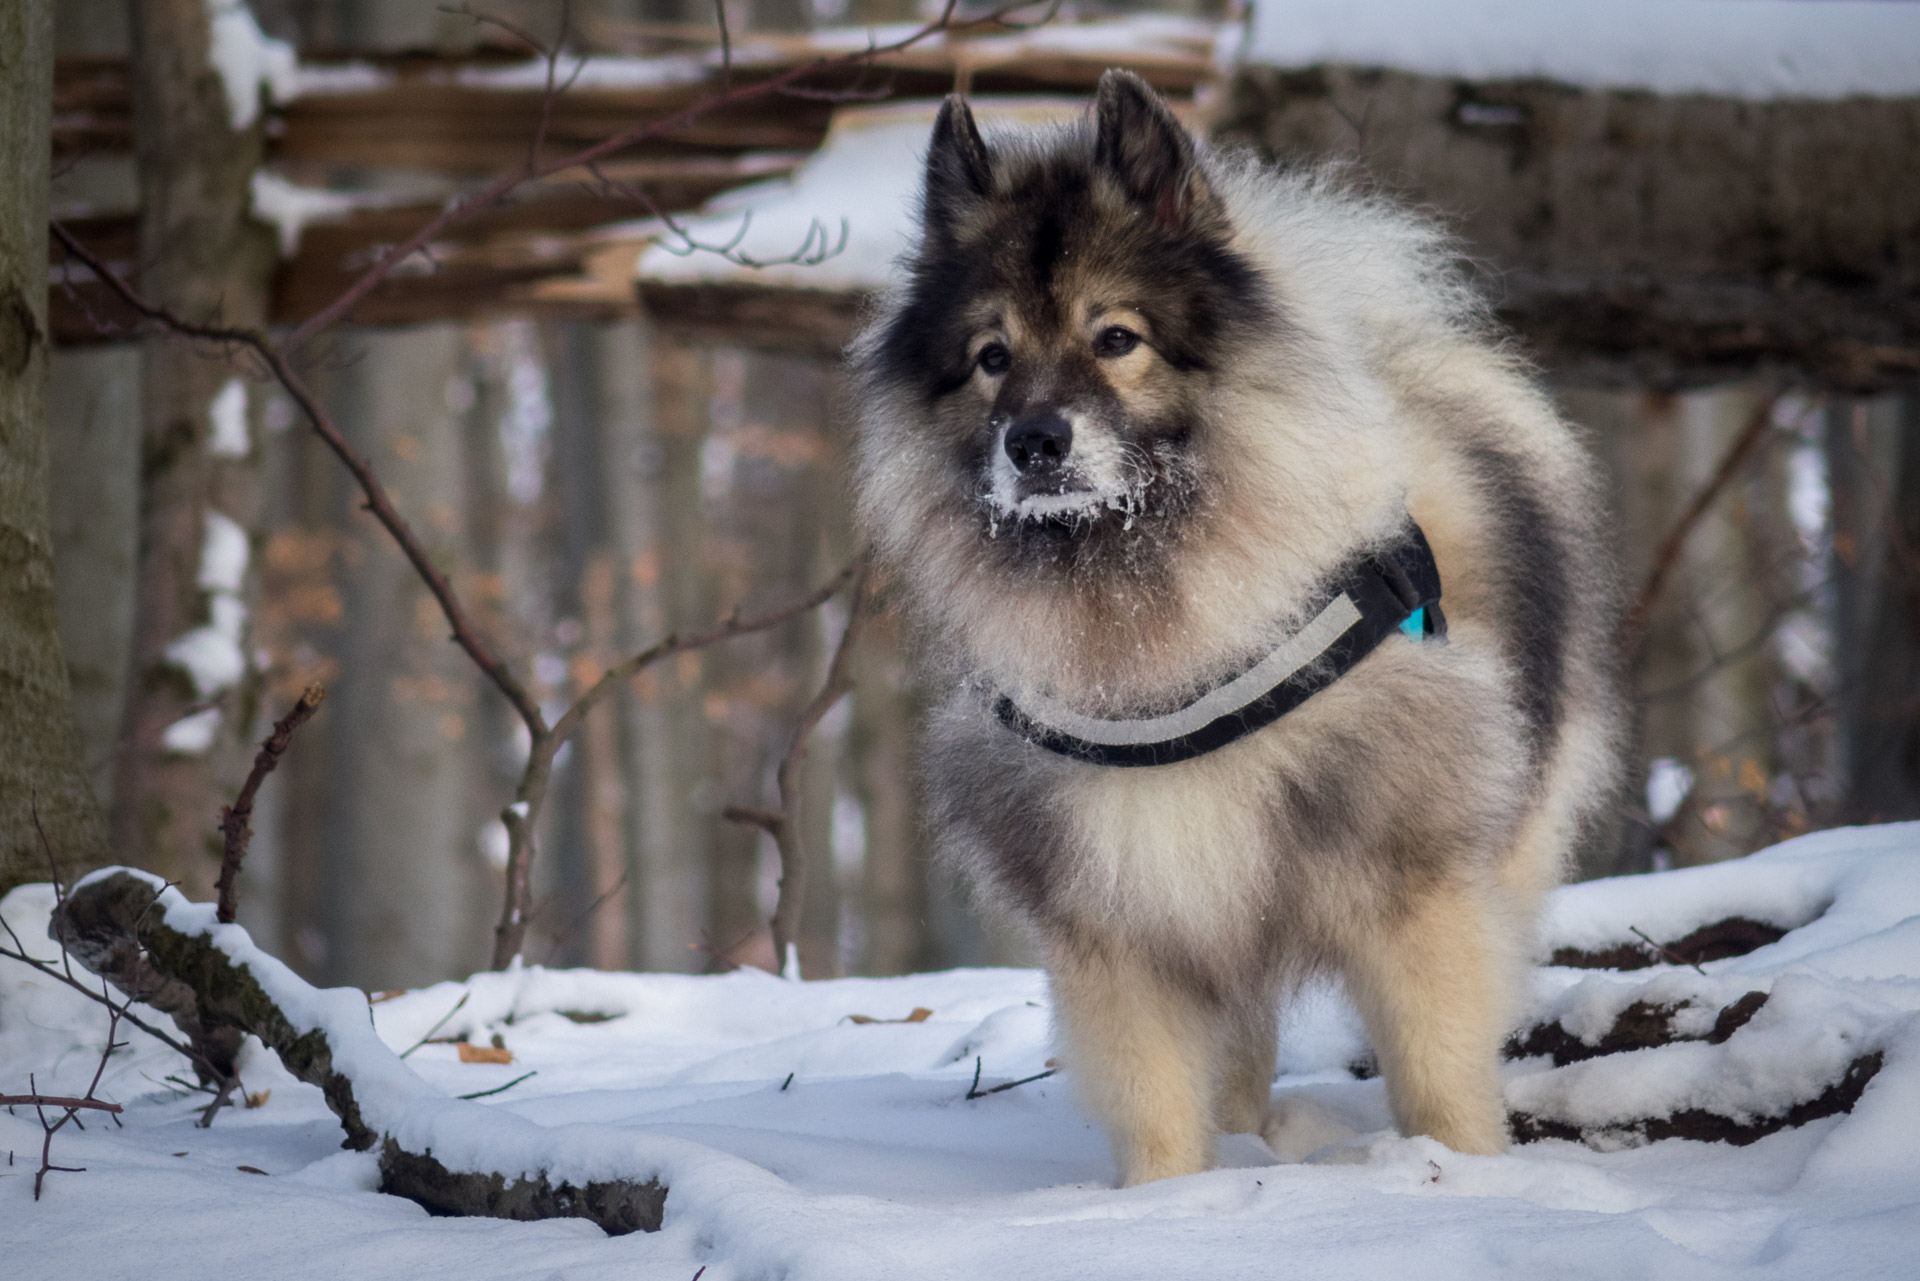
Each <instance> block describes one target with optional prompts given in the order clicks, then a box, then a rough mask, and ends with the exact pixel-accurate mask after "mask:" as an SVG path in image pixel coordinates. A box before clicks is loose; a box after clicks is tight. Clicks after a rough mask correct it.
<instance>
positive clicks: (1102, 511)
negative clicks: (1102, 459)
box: [982, 468, 1152, 534]
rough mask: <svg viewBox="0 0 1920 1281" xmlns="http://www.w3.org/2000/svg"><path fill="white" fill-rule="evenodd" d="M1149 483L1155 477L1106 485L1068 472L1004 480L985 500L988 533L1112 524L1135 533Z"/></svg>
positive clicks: (1081, 529) (1076, 530) (1072, 529)
mask: <svg viewBox="0 0 1920 1281" xmlns="http://www.w3.org/2000/svg"><path fill="white" fill-rule="evenodd" d="M996 479H999V478H996ZM1151 481H1152V477H1151V475H1143V476H1141V477H1139V478H1138V479H1137V481H1134V482H1132V483H1126V484H1112V483H1108V484H1104V485H1103V484H1098V483H1095V482H1094V481H1093V480H1091V479H1090V478H1088V477H1087V476H1085V475H1084V474H1081V473H1078V472H1076V471H1075V470H1073V469H1070V468H1069V469H1063V470H1062V471H1061V472H1058V473H1056V474H1054V475H1050V476H1023V477H1020V478H1018V479H1016V480H1013V481H1012V482H1011V483H1006V482H1005V481H1004V480H1001V481H1000V483H995V484H992V485H990V486H989V487H988V489H987V491H986V493H985V494H984V495H982V498H983V505H984V507H985V508H986V513H987V522H988V532H989V534H997V533H998V532H999V529H1000V526H1002V525H1004V524H1015V525H1021V526H1037V527H1045V528H1051V529H1056V530H1059V531H1062V532H1071V533H1081V532H1088V531H1091V530H1092V529H1093V527H1094V526H1096V525H1104V524H1106V523H1108V522H1117V523H1118V524H1120V525H1121V526H1122V527H1125V528H1131V527H1132V524H1133V520H1134V518H1135V517H1136V516H1138V515H1140V514H1141V512H1142V511H1144V510H1145V506H1146V493H1147V489H1148V486H1149V485H1150V484H1151Z"/></svg>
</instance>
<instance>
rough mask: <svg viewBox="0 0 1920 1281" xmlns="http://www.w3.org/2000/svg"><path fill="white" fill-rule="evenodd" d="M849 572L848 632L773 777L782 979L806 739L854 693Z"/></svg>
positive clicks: (858, 584) (792, 910) (861, 604)
mask: <svg viewBox="0 0 1920 1281" xmlns="http://www.w3.org/2000/svg"><path fill="white" fill-rule="evenodd" d="M851 568H852V571H853V573H852V586H851V588H850V589H849V591H848V594H847V626H846V629H845V630H844V631H842V632H841V633H840V643H839V644H838V645H836V646H835V647H834V651H833V659H832V661H830V662H829V663H828V664H827V677H826V680H824V681H823V682H821V685H820V690H819V692H818V693H816V694H815V695H814V696H813V700H812V701H811V702H809V703H808V704H807V706H806V709H805V710H804V711H802V712H801V713H800V723H799V724H798V725H796V726H795V727H794V731H793V742H792V744H791V745H790V746H789V747H788V748H787V754H786V755H785V756H784V757H782V758H781V760H780V768H779V770H778V771H777V772H776V773H775V775H774V782H775V785H776V786H777V787H778V789H779V792H780V821H779V823H778V824H777V825H774V826H771V827H768V828H767V830H768V831H769V832H771V833H772V835H773V840H774V844H775V845H776V846H777V847H778V848H779V851H780V897H779V900H778V901H777V902H776V904H775V905H774V909H773V921H772V929H773V954H774V959H775V962H776V963H777V964H778V965H779V966H780V968H781V971H782V972H783V973H784V972H786V971H787V970H788V968H789V966H788V960H789V954H790V953H791V952H792V951H793V949H794V948H795V946H796V945H797V944H798V942H799V937H800V908H801V905H802V904H803V903H804V902H805V901H806V892H807V864H806V858H805V851H804V850H803V849H802V848H801V844H800V800H801V796H800V790H801V789H800V766H801V764H802V762H803V761H804V760H805V759H806V754H807V739H808V738H809V737H810V736H811V735H812V734H813V731H814V729H815V728H816V727H817V726H818V725H819V724H820V722H821V720H822V719H823V718H825V716H826V714H827V713H828V712H829V711H831V710H833V705H834V704H835V703H838V702H839V701H840V700H841V699H842V698H844V697H845V696H846V695H847V692H848V691H849V690H851V689H852V688H853V649H854V641H855V640H856V638H857V637H858V636H859V633H860V623H861V620H862V619H863V618H865V616H866V610H867V601H866V581H867V566H866V559H865V557H864V556H856V557H855V558H854V562H853V565H852V566H851ZM730 817H731V815H730ZM747 821H750V822H751V821H754V820H753V819H748V820H747Z"/></svg>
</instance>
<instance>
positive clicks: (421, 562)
mask: <svg viewBox="0 0 1920 1281" xmlns="http://www.w3.org/2000/svg"><path fill="white" fill-rule="evenodd" d="M53 234H54V237H55V238H56V239H58V240H59V241H60V243H61V244H62V245H63V246H65V247H66V250H67V252H68V253H71V254H72V255H73V256H74V257H76V258H78V259H80V261H81V262H83V263H85V264H86V265H87V266H88V267H89V268H90V269H91V270H92V271H93V273H94V274H95V275H96V276H98V277H99V278H100V279H101V280H102V281H103V282H104V283H105V284H106V285H107V287H108V288H109V289H111V290H112V291H113V292H114V293H115V294H116V295H118V296H119V298H120V299H121V301H123V302H125V303H126V304H127V305H128V306H129V307H131V308H132V309H133V310H134V311H135V312H137V313H138V314H139V315H140V316H142V317H143V318H145V319H147V320H149V321H152V322H153V323H155V324H158V325H160V326H162V327H163V328H166V329H170V330H172V331H173V332H175V333H178V334H181V335H183V336H185V337H188V338H197V339H200V340H202V341H206V342H215V343H221V344H223V345H226V346H229V347H234V348H239V349H244V350H246V351H248V352H250V353H252V354H253V355H254V356H256V357H257V358H258V359H259V360H260V361H261V362H262V364H264V365H265V367H266V370H267V372H268V373H270V374H271V375H272V376H273V378H274V379H275V380H276V381H277V382H279V384H280V386H281V387H282V388H283V389H284V390H285V391H286V393H287V395H288V396H289V397H290V398H291V399H292V400H293V402H294V404H295V405H297V406H299V409H300V412H301V413H303V414H305V415H306V418H307V422H308V423H309V424H310V425H311V426H312V427H313V429H314V431H315V432H317V433H318V434H319V436H320V439H321V440H323V441H325V442H326V445H327V448H329V449H331V450H332V451H333V454H334V456H335V457H336V458H338V459H339V460H340V461H341V462H342V463H343V464H345V465H346V468H347V470H348V471H349V472H351V473H352V474H353V478H354V480H356V481H358V482H359V485H360V490H361V492H362V493H363V494H364V495H365V496H366V508H367V510H368V511H370V512H372V513H373V517H374V519H375V520H378V521H379V522H380V524H381V525H382V526H383V527H385V529H386V531H387V533H388V534H390V535H392V537H393V540H394V542H396V543H398V544H399V546H400V550H401V553H402V554H403V555H405V556H406V558H407V561H408V563H409V564H411V565H412V566H413V568H414V572H415V573H417V574H419V575H420V578H421V579H422V581H424V582H425V583H426V585H427V590H428V591H430V592H432V593H433V597H434V599H435V600H436V601H438V602H439V605H440V611H441V613H443V614H445V615H446V617H447V622H448V624H449V625H451V626H452V628H453V639H454V642H455V643H456V644H458V645H459V646H460V648H461V649H463V650H465V651H466V652H467V656H468V657H469V658H471V659H472V660H473V661H474V665H475V666H477V667H479V669H480V670H481V671H482V672H483V673H484V674H485V675H486V677H487V679H488V680H490V681H492V682H493V684H494V687H495V688H496V689H498V690H499V691H500V692H501V693H502V694H504V695H505V696H506V698H507V701H508V702H509V703H511V704H513V709H514V711H516V712H517V713H519V715H520V719H521V720H522V721H524V722H526V724H527V726H528V728H529V729H530V730H532V729H534V728H536V727H538V728H539V729H545V728H546V720H545V718H544V717H543V716H542V715H541V712H540V707H539V705H538V704H537V703H535V702H534V700H533V696H532V695H531V694H529V693H528V692H527V690H526V687H525V686H523V685H522V684H521V683H520V681H519V679H518V678H517V677H515V676H514V674H513V673H512V671H511V670H509V669H508V667H507V665H506V663H505V662H503V661H502V660H501V659H499V658H498V657H496V656H495V654H494V652H493V650H492V647H491V646H490V645H488V643H487V642H486V640H485V639H483V637H482V635H481V632H480V628H479V626H478V624H476V623H475V622H474V621H473V618H472V616H471V615H470V614H468V613H467V610H466V606H465V605H463V604H462V603H461V601H460V598H459V597H458V596H457V595H456V594H455V593H454V590H453V584H452V583H451V582H449V581H448V580H447V576H446V575H445V574H443V573H441V572H440V570H439V568H438V567H437V566H435V565H434V563H433V559H432V557H431V556H429V555H428V553H427V549H426V547H425V545H424V544H422V543H421V541H420V538H419V536H418V535H417V534H415V533H414V532H413V526H412V525H411V524H409V523H408V522H407V519H406V517H404V516H402V515H401V514H400V510H399V508H397V507H395V506H394V503H393V498H392V496H391V495H390V494H388V493H387V488H386V486H385V485H384V484H382V483H381V481H380V477H379V475H378V473H376V472H375V471H374V470H373V463H372V462H371V461H370V460H369V459H367V458H366V457H365V456H364V455H362V454H361V453H360V452H359V451H358V450H356V449H354V447H353V446H352V445H351V444H349V443H348V442H347V438H346V437H345V436H344V435H342V434H341V432H340V429H339V427H338V426H336V425H335V424H334V421H333V419H332V418H331V417H330V416H329V415H328V414H327V412H326V411H325V410H323V409H322V408H321V407H320V404H319V402H318V400H316V399H315V397H314V395H313V392H312V391H311V390H310V389H309V388H308V387H307V385H306V382H305V380H304V379H302V378H301V377H300V375H299V374H298V373H296V372H295V371H294V369H293V366H292V364H291V363H290V362H289V360H288V358H287V353H286V350H285V349H283V348H281V347H278V346H275V345H274V343H273V342H272V341H271V340H269V339H268V338H267V337H266V335H265V334H263V333H261V332H259V331H258V330H253V329H241V328H236V327H232V326H225V325H207V324H200V323H198V322H195V321H190V320H188V319H186V318H185V317H183V316H180V315H178V314H177V313H175V312H173V311H171V310H169V309H168V308H166V307H162V306H159V305H157V304H155V303H151V302H148V301H147V300H146V299H145V298H144V297H142V296H141V295H140V294H139V293H137V292H136V291H135V290H134V289H133V287H132V286H131V285H129V284H127V282H126V281H124V280H122V279H121V278H120V277H119V276H118V275H117V274H116V273H115V272H114V271H113V269H112V268H110V267H108V266H107V265H106V264H105V263H104V262H102V261H100V259H99V258H98V257H96V256H95V255H94V254H93V253H92V251H90V250H89V249H87V247H86V246H85V245H82V244H81V243H80V242H79V240H77V239H76V238H75V237H74V235H73V233H72V232H70V231H68V230H67V229H66V228H65V227H64V226H62V225H61V224H59V223H57V222H56V223H54V224H53Z"/></svg>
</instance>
